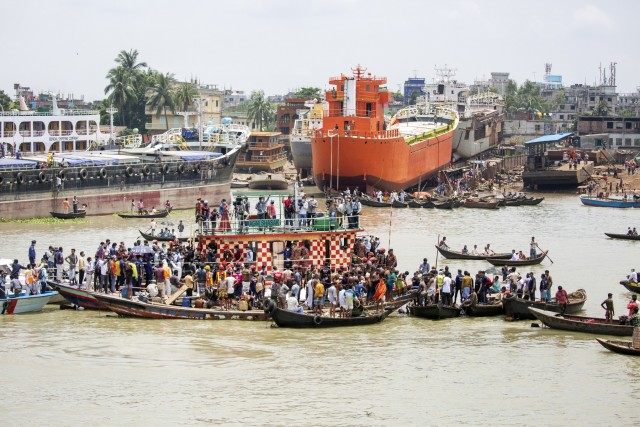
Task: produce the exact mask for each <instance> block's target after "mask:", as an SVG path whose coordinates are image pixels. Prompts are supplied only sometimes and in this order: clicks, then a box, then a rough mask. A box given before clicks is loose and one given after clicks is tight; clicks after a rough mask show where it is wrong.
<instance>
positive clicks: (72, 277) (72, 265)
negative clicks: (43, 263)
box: [65, 249, 78, 285]
mask: <svg viewBox="0 0 640 427" xmlns="http://www.w3.org/2000/svg"><path fill="white" fill-rule="evenodd" d="M65 260H66V261H67V262H68V263H69V273H68V275H69V284H71V285H77V284H78V282H77V281H76V268H77V267H78V255H76V250H75V249H71V253H70V254H69V255H68V256H67V257H66V258H65Z"/></svg>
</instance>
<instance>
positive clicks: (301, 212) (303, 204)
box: [298, 196, 309, 227]
mask: <svg viewBox="0 0 640 427" xmlns="http://www.w3.org/2000/svg"><path fill="white" fill-rule="evenodd" d="M308 209H309V202H307V197H306V196H302V198H301V199H300V200H298V227H306V226H307V210H308Z"/></svg>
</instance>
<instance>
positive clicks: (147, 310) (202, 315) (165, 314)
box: [93, 293, 267, 320]
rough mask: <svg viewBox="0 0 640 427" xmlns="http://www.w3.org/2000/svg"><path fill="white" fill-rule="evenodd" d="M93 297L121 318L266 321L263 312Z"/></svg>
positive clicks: (114, 297)
mask: <svg viewBox="0 0 640 427" xmlns="http://www.w3.org/2000/svg"><path fill="white" fill-rule="evenodd" d="M93 296H94V297H95V298H96V299H97V300H98V301H100V302H101V303H103V304H104V305H106V306H107V308H108V309H109V310H111V311H113V312H115V313H118V314H119V315H120V316H124V317H139V318H145V319H192V320H223V319H243V320H266V319H267V316H266V315H265V313H264V312H263V311H262V310H248V311H240V310H232V311H226V310H215V309H209V308H191V307H180V306H177V305H167V304H150V303H146V302H142V301H135V300H128V299H125V298H121V297H117V296H113V295H105V294H98V293H94V294H93Z"/></svg>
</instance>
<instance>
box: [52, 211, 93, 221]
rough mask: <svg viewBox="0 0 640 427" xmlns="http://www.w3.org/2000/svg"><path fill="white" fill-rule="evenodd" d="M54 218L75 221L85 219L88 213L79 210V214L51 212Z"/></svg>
mask: <svg viewBox="0 0 640 427" xmlns="http://www.w3.org/2000/svg"><path fill="white" fill-rule="evenodd" d="M49 213H50V214H51V216H52V217H54V218H58V219H74V218H84V217H85V216H87V211H86V210H84V209H81V210H78V212H76V213H74V212H67V213H64V212H49Z"/></svg>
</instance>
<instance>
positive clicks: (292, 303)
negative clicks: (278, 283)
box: [287, 293, 304, 314]
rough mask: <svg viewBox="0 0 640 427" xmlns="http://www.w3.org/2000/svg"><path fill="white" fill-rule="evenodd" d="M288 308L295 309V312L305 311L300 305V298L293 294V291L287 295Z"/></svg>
mask: <svg viewBox="0 0 640 427" xmlns="http://www.w3.org/2000/svg"><path fill="white" fill-rule="evenodd" d="M287 310H289V311H293V312H294V313H300V314H302V313H304V310H303V309H302V307H300V305H298V299H297V298H296V297H295V296H294V295H293V293H289V295H288V296H287Z"/></svg>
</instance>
